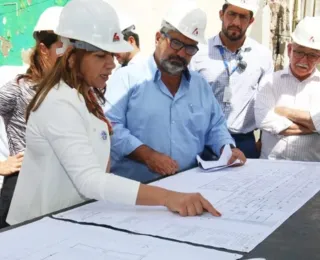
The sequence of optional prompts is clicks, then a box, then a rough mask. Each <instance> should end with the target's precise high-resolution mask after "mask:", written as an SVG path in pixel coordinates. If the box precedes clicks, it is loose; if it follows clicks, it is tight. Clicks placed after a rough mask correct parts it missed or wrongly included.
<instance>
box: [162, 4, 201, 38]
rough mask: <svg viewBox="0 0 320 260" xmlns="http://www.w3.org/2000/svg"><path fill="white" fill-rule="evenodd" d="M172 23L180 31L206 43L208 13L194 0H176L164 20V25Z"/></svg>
mask: <svg viewBox="0 0 320 260" xmlns="http://www.w3.org/2000/svg"><path fill="white" fill-rule="evenodd" d="M166 23H169V24H171V25H172V26H173V27H175V28H176V29H177V30H178V31H179V32H180V33H182V34H183V35H185V36H186V37H188V38H190V39H192V40H194V41H197V42H199V43H206V40H205V35H204V33H205V29H206V26H207V15H206V13H205V12H204V11H202V10H201V9H200V8H198V7H197V5H196V3H195V2H194V1H186V0H184V1H176V2H174V3H173V6H171V7H170V9H169V10H168V12H167V13H166V15H165V16H164V18H163V20H162V26H163V25H165V24H166Z"/></svg>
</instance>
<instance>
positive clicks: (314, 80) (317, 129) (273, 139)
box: [255, 17, 320, 161]
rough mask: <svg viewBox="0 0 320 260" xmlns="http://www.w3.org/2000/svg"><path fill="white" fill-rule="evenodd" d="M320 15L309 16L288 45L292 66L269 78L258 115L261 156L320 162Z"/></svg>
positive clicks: (257, 104) (258, 105)
mask: <svg viewBox="0 0 320 260" xmlns="http://www.w3.org/2000/svg"><path fill="white" fill-rule="evenodd" d="M319 28H320V17H306V18H304V19H303V20H302V21H301V22H300V23H299V24H298V26H297V27H296V29H295V31H294V32H293V34H292V39H293V42H292V43H290V44H289V45H288V55H289V58H290V65H289V67H287V68H285V69H284V70H281V71H277V72H275V73H274V75H273V78H272V77H270V79H269V80H266V82H265V85H264V86H263V87H262V90H261V91H260V92H259V94H258V95H257V100H256V105H255V117H256V122H257V125H258V127H259V128H260V129H262V131H263V132H262V153H261V158H268V159H278V160H294V161H320V135H319V133H320V105H319V100H320V73H319V71H318V70H317V69H316V66H317V65H318V64H319V63H320V31H319Z"/></svg>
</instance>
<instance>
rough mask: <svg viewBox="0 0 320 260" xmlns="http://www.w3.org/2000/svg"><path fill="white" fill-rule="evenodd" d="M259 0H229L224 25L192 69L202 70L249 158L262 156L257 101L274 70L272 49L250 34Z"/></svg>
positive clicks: (223, 13) (204, 46) (225, 5)
mask: <svg viewBox="0 0 320 260" xmlns="http://www.w3.org/2000/svg"><path fill="white" fill-rule="evenodd" d="M258 3H259V0H247V1H242V0H226V1H225V4H224V5H223V7H222V10H221V11H220V13H219V15H220V19H221V21H222V28H221V31H220V33H219V34H218V35H216V36H214V37H212V38H210V39H209V40H208V44H207V45H202V46H200V50H199V52H198V53H197V55H196V56H195V57H194V58H193V59H192V61H191V68H192V69H194V70H196V71H198V72H200V73H201V74H202V75H203V77H204V78H205V79H206V80H207V81H208V82H209V84H210V86H211V87H212V91H213V94H214V95H215V97H216V98H217V100H218V101H219V103H220V106H221V108H222V110H223V112H224V114H225V116H226V119H227V125H228V129H229V131H230V133H231V135H232V137H233V138H234V140H235V142H236V146H237V147H238V148H239V149H240V150H241V151H243V152H244V154H245V155H246V157H247V158H258V157H259V150H258V149H257V147H256V142H255V136H254V130H255V129H256V123H255V118H254V101H255V97H256V93H257V90H258V89H259V87H260V82H261V81H262V79H263V78H264V77H265V76H266V75H268V74H270V75H272V73H273V61H272V55H271V52H270V51H269V50H268V49H267V48H266V47H264V46H263V45H261V44H260V43H258V42H256V41H255V40H253V39H252V38H250V37H248V36H246V31H247V29H248V28H249V26H250V25H251V24H252V23H253V22H254V14H255V13H256V12H257V10H258V8H259V4H258Z"/></svg>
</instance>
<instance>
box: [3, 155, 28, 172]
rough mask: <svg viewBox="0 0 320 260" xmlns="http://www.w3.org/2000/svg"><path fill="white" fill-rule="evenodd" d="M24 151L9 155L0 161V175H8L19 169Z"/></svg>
mask: <svg viewBox="0 0 320 260" xmlns="http://www.w3.org/2000/svg"><path fill="white" fill-rule="evenodd" d="M23 155H24V153H18V154H16V155H14V156H9V157H8V158H7V159H6V160H5V161H0V176H9V175H11V174H14V173H16V172H19V171H20V169H21V165H22V161H23Z"/></svg>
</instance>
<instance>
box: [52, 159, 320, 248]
mask: <svg viewBox="0 0 320 260" xmlns="http://www.w3.org/2000/svg"><path fill="white" fill-rule="evenodd" d="M154 184H155V185H158V186H161V187H165V188H169V189H173V190H177V191H182V192H200V193H201V194H203V195H204V196H205V197H206V198H207V199H209V201H211V202H212V203H213V204H214V206H215V207H216V208H217V209H218V210H219V211H221V212H222V214H223V215H222V217H221V218H217V217H213V216H211V215H209V214H208V213H206V214H204V215H202V216H200V217H187V218H183V217H180V216H178V215H177V214H173V213H171V212H169V211H167V210H166V209H165V208H163V207H125V206H119V205H112V204H107V203H104V202H96V203H93V204H89V205H86V206H83V207H80V208H77V209H74V210H71V211H68V212H64V213H61V214H59V215H57V216H58V217H61V218H70V219H74V220H77V221H83V222H94V223H99V224H108V225H112V226H114V227H118V228H123V229H128V230H131V231H134V232H138V233H144V234H152V235H158V236H163V237H169V238H173V239H177V240H181V241H189V242H193V243H197V244H203V245H209V246H214V247H222V248H227V249H232V250H237V251H242V252H249V251H251V250H252V249H253V248H254V247H255V246H257V245H258V244H259V243H260V242H261V241H263V240H264V239H265V238H266V237H267V236H268V235H269V234H271V233H272V232H273V231H274V230H275V229H276V228H277V227H279V226H280V225H281V223H283V222H284V221H285V220H286V219H287V218H288V217H289V216H290V215H292V214H293V213H294V212H295V211H296V210H298V209H299V208H300V207H301V206H303V205H304V204H305V203H306V202H307V201H308V200H309V199H310V198H311V197H312V196H314V195H315V194H316V193H317V192H318V191H319V189H320V166H319V164H318V163H300V162H284V161H267V160H248V163H247V164H246V165H245V166H243V167H237V168H227V169H225V170H224V171H221V172H216V173H215V174H212V173H203V172H201V170H200V169H198V168H197V169H193V170H190V171H187V172H184V173H181V174H178V175H175V176H172V177H170V178H166V179H163V180H161V181H158V182H156V183H154Z"/></svg>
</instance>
